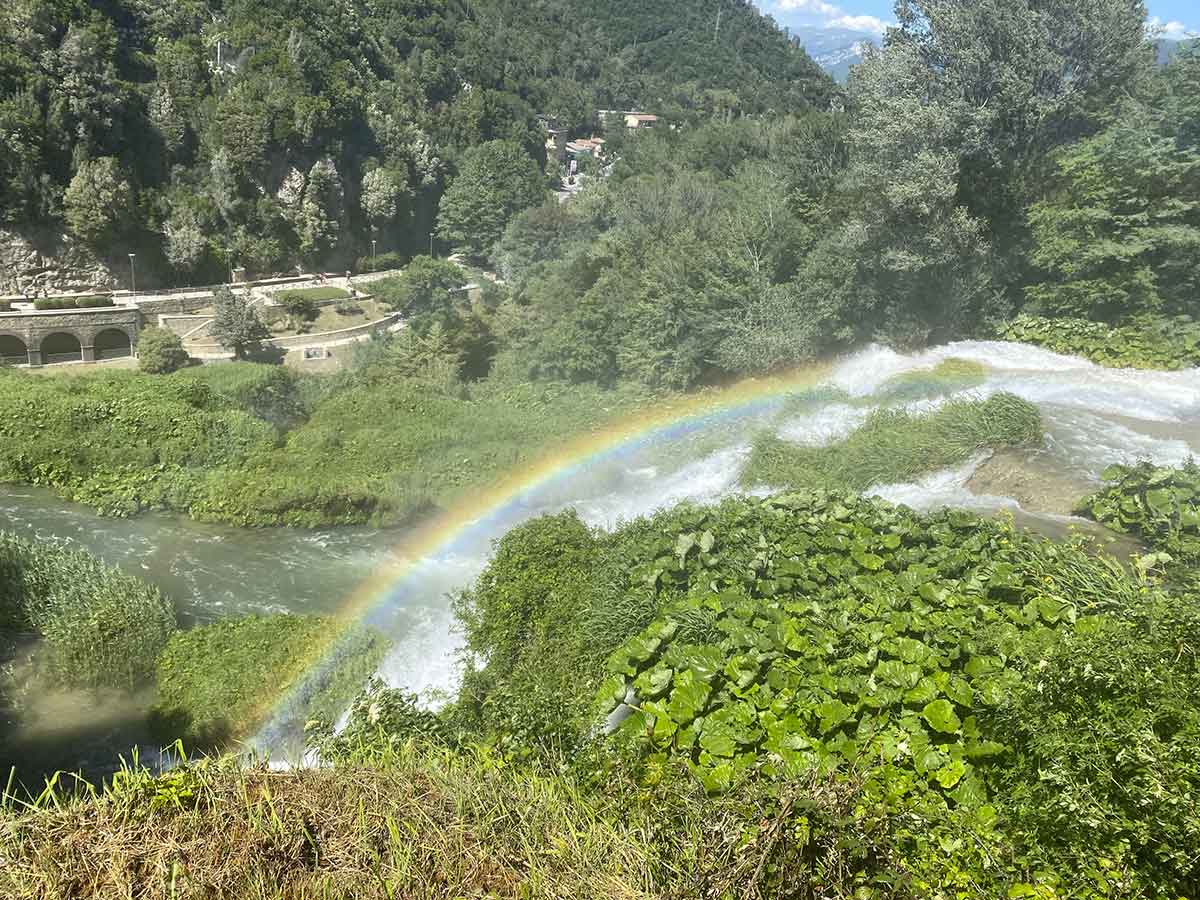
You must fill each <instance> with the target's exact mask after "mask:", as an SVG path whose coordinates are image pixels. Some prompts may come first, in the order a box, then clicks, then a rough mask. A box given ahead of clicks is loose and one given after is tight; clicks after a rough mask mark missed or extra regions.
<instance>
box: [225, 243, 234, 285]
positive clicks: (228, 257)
mask: <svg viewBox="0 0 1200 900" xmlns="http://www.w3.org/2000/svg"><path fill="white" fill-rule="evenodd" d="M225 262H226V263H228V264H229V284H230V285H232V284H233V248H232V247H226V248H225Z"/></svg>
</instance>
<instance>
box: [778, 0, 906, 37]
mask: <svg viewBox="0 0 1200 900" xmlns="http://www.w3.org/2000/svg"><path fill="white" fill-rule="evenodd" d="M773 5H774V8H775V9H777V10H779V11H780V12H784V13H790V14H793V15H797V16H801V17H803V21H804V24H806V25H816V26H818V27H820V28H846V29H849V30H850V31H862V32H866V33H868V34H883V33H884V32H885V31H886V30H887V29H888V27H889V26H890V25H891V24H892V23H890V22H885V21H883V20H882V19H879V18H877V17H875V16H856V15H854V14H852V13H848V12H846V11H845V10H844V9H842V8H841V7H840V6H835V5H834V4H832V3H827V2H825V0H775V2H774V4H773ZM814 20H815V21H814Z"/></svg>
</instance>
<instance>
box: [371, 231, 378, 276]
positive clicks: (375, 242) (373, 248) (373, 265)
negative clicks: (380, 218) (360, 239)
mask: <svg viewBox="0 0 1200 900" xmlns="http://www.w3.org/2000/svg"><path fill="white" fill-rule="evenodd" d="M378 243H379V241H377V240H375V238H371V271H374V270H375V245H376V244H378Z"/></svg>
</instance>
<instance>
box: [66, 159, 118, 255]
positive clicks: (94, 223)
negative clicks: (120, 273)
mask: <svg viewBox="0 0 1200 900" xmlns="http://www.w3.org/2000/svg"><path fill="white" fill-rule="evenodd" d="M63 206H64V209H65V213H66V220H67V225H68V226H70V229H71V231H72V232H74V233H75V234H76V235H78V236H79V237H80V238H82V239H83V240H85V241H87V242H89V243H91V244H96V245H101V244H106V243H108V242H110V241H112V240H113V239H114V238H115V237H116V236H117V235H119V234H122V233H124V232H128V231H129V230H131V229H132V228H133V226H134V222H133V221H132V216H133V213H134V192H133V188H132V187H131V186H130V184H129V181H128V179H127V178H126V177H125V173H124V172H123V171H122V169H121V164H120V163H119V162H118V161H117V160H116V159H114V158H113V157H111V156H106V157H102V158H100V159H94V160H87V161H85V162H84V163H82V164H81V165H80V166H79V170H78V171H77V172H76V173H75V177H74V178H72V179H71V183H70V185H68V187H67V191H66V194H65V195H64V197H63Z"/></svg>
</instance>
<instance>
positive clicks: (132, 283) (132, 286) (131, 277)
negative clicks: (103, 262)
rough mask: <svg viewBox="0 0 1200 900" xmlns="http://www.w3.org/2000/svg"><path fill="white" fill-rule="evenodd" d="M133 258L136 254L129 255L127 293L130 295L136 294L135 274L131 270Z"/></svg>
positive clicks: (132, 269)
mask: <svg viewBox="0 0 1200 900" xmlns="http://www.w3.org/2000/svg"><path fill="white" fill-rule="evenodd" d="M135 256H137V254H136V253H130V254H129V293H131V294H136V293H137V272H136V271H135V270H134V268H133V258H134V257H135Z"/></svg>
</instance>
